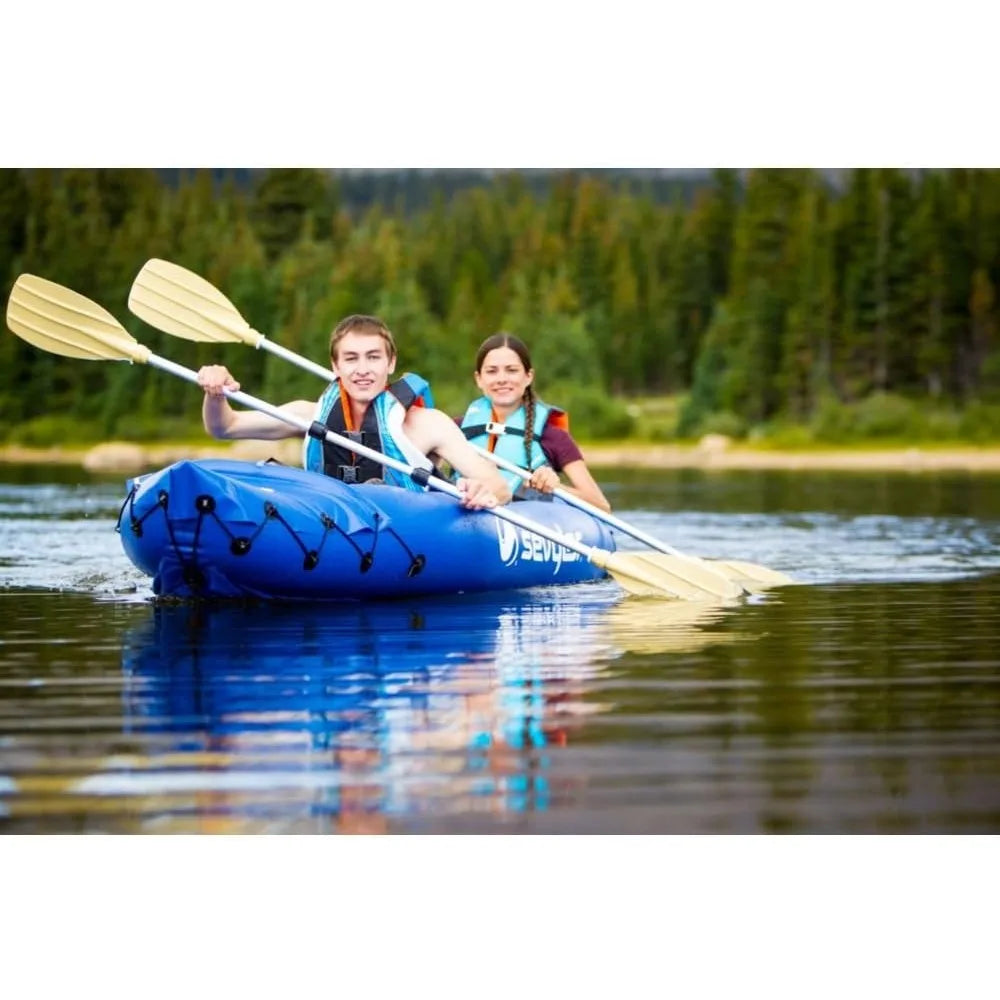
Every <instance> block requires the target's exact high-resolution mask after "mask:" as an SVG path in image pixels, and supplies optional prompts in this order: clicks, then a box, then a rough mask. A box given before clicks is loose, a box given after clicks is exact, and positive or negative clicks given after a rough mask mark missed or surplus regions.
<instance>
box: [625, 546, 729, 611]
mask: <svg viewBox="0 0 1000 1000" xmlns="http://www.w3.org/2000/svg"><path fill="white" fill-rule="evenodd" d="M625 554H626V553H619V555H625ZM627 555H628V557H629V559H630V560H631V561H632V563H633V564H636V565H640V566H644V567H648V568H655V569H656V571H657V572H659V573H661V574H664V575H665V576H666V577H667V578H669V579H672V580H673V581H674V582H675V586H677V587H679V588H680V589H681V590H682V591H683V592H682V594H681V596H682V597H687V598H688V599H689V600H698V599H700V598H704V597H705V596H706V595H710V596H711V597H714V598H717V599H721V600H723V601H728V600H732V599H733V598H735V597H742V596H743V594H744V588H743V586H742V584H741V583H740V582H739V581H738V580H733V579H731V578H730V576H729V575H728V574H726V573H724V572H722V571H721V570H719V569H718V568H716V566H715V565H714V564H713V563H710V562H708V561H707V560H705V559H692V558H688V557H687V556H669V555H665V554H664V553H662V552H629V553H627Z"/></svg>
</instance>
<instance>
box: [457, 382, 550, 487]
mask: <svg viewBox="0 0 1000 1000" xmlns="http://www.w3.org/2000/svg"><path fill="white" fill-rule="evenodd" d="M525 416H526V414H525V411H524V407H523V406H519V407H518V408H517V410H515V411H514V413H512V414H510V416H509V417H507V419H506V420H505V421H504V422H503V423H501V422H499V421H497V420H494V419H493V404H492V403H491V402H490V401H489V400H488V399H487V398H486V397H485V396H480V397H479V399H474V400H473V401H472V402H471V403H469V407H468V409H467V410H466V411H465V416H464V417H462V433H463V434H465V436H466V438H467V439H468V440H469V441H470V442H471V443H472V444H474V445H477V446H478V447H480V448H483V449H485V450H491V451H492V452H493V453H494V454H495V455H499V456H500V457H501V458H505V459H507V461H508V462H513V463H514V464H515V465H519V466H520V467H521V468H522V469H525V468H527V469H530V470H531V471H532V472H533V471H534V470H535V469H537V468H540V467H541V466H543V465H545V464H546V463H547V462H548V458H547V457H546V455H545V452H544V451H542V445H541V437H542V431H543V430H544V429H545V425H546V423H548V422H549V421H550V420H551V421H553V423H554V424H555V425H556V426H557V427H563V428H565V427H567V425H568V419H567V417H566V413H565V411H563V410H560V409H559V408H558V407H555V406H550V405H549V404H548V403H543V402H542V401H541V400H540V399H536V400H535V420H534V433H533V434H532V437H531V445H530V448H529V451H528V459H529V461H526V460H525V454H524V418H525ZM491 438H492V439H494V441H495V444H494V447H493V448H492V449H490V446H489V445H490V439H491ZM499 472H500V474H501V475H502V476H503V477H504V479H506V480H507V483H508V484H509V485H510V488H511V492H512V493H514V494H515V495H516V496H520V497H524V496H526V495H527V494H528V493H530V495H531V496H532V497H533V498H538V497H544V498H545V499H548V500H551V499H552V497H551V495H550V494H538V493H536V491H535V490H527V487H525V486H524V480H523V479H521V477H520V476H517V475H515V474H514V473H513V472H507V471H506V470H505V469H500V470H499Z"/></svg>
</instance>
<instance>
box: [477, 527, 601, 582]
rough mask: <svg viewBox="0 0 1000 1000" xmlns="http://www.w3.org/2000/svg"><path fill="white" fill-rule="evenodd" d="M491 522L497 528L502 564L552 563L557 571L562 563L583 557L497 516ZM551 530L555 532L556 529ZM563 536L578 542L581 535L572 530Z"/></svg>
mask: <svg viewBox="0 0 1000 1000" xmlns="http://www.w3.org/2000/svg"><path fill="white" fill-rule="evenodd" d="M493 523H494V524H495V525H496V528H497V541H498V543H499V549H500V561H501V562H502V563H503V564H504V566H513V565H514V564H515V563H516V562H540V563H552V567H553V572H555V573H558V572H559V567H560V566H562V564H563V563H568V562H578V561H579V560H580V559H582V558H583V557H582V556H581V555H580V553H579V552H574V551H573V550H572V549H567V548H566V546H565V545H560V544H559V543H558V542H553V541H550V540H549V539H548V538H543V537H542V536H541V535H536V534H535V533H534V532H533V531H527V530H525V529H524V528H519V527H518V526H517V525H516V524H511V523H510V522H509V521H503V520H501V519H500V518H499V517H497V518H494V522H493ZM552 530H553V531H554V532H555V530H556V529H554V528H553V529H552ZM563 537H564V538H569V539H572V540H573V541H576V542H579V541H580V539H581V537H582V536H581V534H580V533H579V532H577V531H572V532H570V533H569V534H563Z"/></svg>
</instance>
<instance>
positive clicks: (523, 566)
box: [119, 459, 614, 601]
mask: <svg viewBox="0 0 1000 1000" xmlns="http://www.w3.org/2000/svg"><path fill="white" fill-rule="evenodd" d="M128 489H129V493H128V496H127V497H126V500H125V503H124V505H123V507H122V512H121V517H120V519H119V531H120V534H121V539H122V545H123V547H124V549H125V553H126V554H127V555H128V557H129V559H131V560H132V562H133V563H134V564H135V565H136V566H137V567H138V568H139V569H140V570H141V571H142V572H144V573H146V574H147V575H149V576H151V577H152V578H153V591H154V593H155V594H156V595H157V596H159V597H163V598H181V599H190V598H216V597H224V598H232V597H243V598H247V597H250V598H263V599H274V600H291V601H359V600H370V599H384V598H398V597H408V596H418V595H432V594H455V593H462V592H478V591H494V590H510V589H520V588H525V587H539V586H553V585H562V584H575V583H583V582H586V581H591V580H599V579H602V578H603V577H604V576H605V573H604V571H603V570H601V569H599V568H597V567H596V566H594V565H593V564H592V563H591V562H589V561H588V560H587V559H586V558H585V557H584V556H582V555H580V554H579V553H577V552H575V551H572V550H570V549H568V548H566V547H565V546H563V545H560V544H558V543H555V542H552V541H550V540H549V539H546V538H544V537H542V536H541V535H537V534H535V533H534V532H529V531H525V530H523V529H521V528H519V527H517V526H515V525H512V524H509V523H507V522H506V521H503V520H501V519H500V518H499V517H497V516H495V515H494V514H492V513H490V512H488V511H467V510H465V509H464V508H462V507H461V506H460V505H459V504H458V502H457V501H456V500H455V499H453V498H452V497H450V496H448V495H446V494H443V493H434V492H430V493H426V494H421V493H415V492H413V491H411V490H403V489H399V488H397V487H394V486H384V485H370V486H369V485H364V486H346V485H344V484H343V483H341V482H339V481H338V480H335V479H331V478H329V477H328V476H322V475H319V474H317V473H312V472H306V471H305V470H303V469H298V468H292V467H289V466H283V465H275V464H273V463H251V462H237V461H231V460H225V459H214V460H205V461H182V462H177V463H175V464H174V465H171V466H168V467H167V468H165V469H162V470H160V471H159V472H154V473H150V474H148V475H144V476H139V477H136V478H135V479H132V480H129V482H128ZM514 509H516V511H517V513H518V514H520V515H521V516H522V517H526V518H530V519H531V520H533V521H535V522H537V523H538V524H539V525H541V526H544V527H545V528H547V529H550V530H553V531H557V532H560V533H562V534H563V535H566V536H568V537H571V538H574V539H576V540H577V541H579V542H580V543H582V544H583V545H586V546H597V547H599V548H602V549H607V550H611V551H613V550H614V540H613V538H612V536H611V533H610V531H609V530H608V529H607V528H606V527H605V525H604V524H602V523H601V522H600V521H598V520H596V519H595V518H592V517H590V516H589V515H587V514H585V513H583V512H582V511H579V510H577V509H576V508H574V507H571V506H569V505H568V504H563V503H561V502H558V501H556V502H552V503H545V502H539V501H526V502H523V503H518V504H516V507H515V508H514Z"/></svg>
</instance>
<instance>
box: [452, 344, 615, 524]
mask: <svg viewBox="0 0 1000 1000" xmlns="http://www.w3.org/2000/svg"><path fill="white" fill-rule="evenodd" d="M475 378H476V385H478V386H479V389H480V391H481V392H482V394H483V395H482V396H481V397H480V398H479V399H476V400H473V401H472V402H471V403H470V404H469V407H468V409H467V410H466V411H465V416H464V417H463V418H462V421H461V426H462V431H463V432H464V434H465V436H466V437H467V438H468V439H469V441H470V443H471V444H474V445H476V446H478V447H479V448H483V449H485V450H487V451H490V452H493V453H494V454H496V455H498V456H500V457H501V458H505V459H507V460H508V461H510V462H513V463H514V464H515V465H519V466H520V467H521V468H522V469H527V470H530V471H531V477H530V478H529V479H527V480H526V481H524V480H522V479H520V478H519V477H518V476H516V475H515V474H514V473H512V472H507V471H505V470H502V469H501V471H502V472H503V475H504V477H505V478H506V479H507V481H508V483H509V484H510V487H511V490H512V491H513V492H514V496H515V499H517V498H522V499H524V498H527V497H530V496H531V495H532V491H537V492H536V493H535V496H536V497H537V495H538V493H541V494H548V499H551V494H552V492H553V491H554V490H555V488H556V487H557V486H559V485H561V484H560V479H559V473H560V472H561V473H563V474H564V475H565V476H566V478H567V479H568V480H569V485H568V486H563V489H564V490H566V492H568V493H573V494H575V495H576V496H578V497H579V498H580V499H581V500H586V501H587V502H588V503H591V504H593V505H594V506H595V507H600V508H601V510H603V511H607V512H609V513H610V511H611V504H609V503H608V501H607V499H606V498H605V496H604V494H603V493H602V492H601V488H600V486H598V485H597V483H596V482H595V481H594V477H593V476H592V475H591V474H590V470H589V469H588V468H587V463H586V462H585V461H584V460H583V454H582V453H581V451H580V448H579V446H578V445H577V443H576V442H575V441H574V440H573V438H572V437H570V434H569V418H568V417H567V415H566V413H565V412H563V411H562V410H560V409H558V408H557V407H554V406H550V405H548V404H547V403H544V402H542V400H540V399H539V398H538V397H537V396H536V395H535V391H534V387H533V383H534V380H535V372H534V370H533V369H532V367H531V356H530V355H529V354H528V348H527V347H526V346H525V344H524V342H523V341H521V340H519V339H518V338H517V337H514V336H512V335H511V334H509V333H496V334H494V335H493V336H492V337H488V338H487V339H486V340H484V341H483V343H482V344H481V345H480V348H479V351H478V352H477V354H476V371H475Z"/></svg>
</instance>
